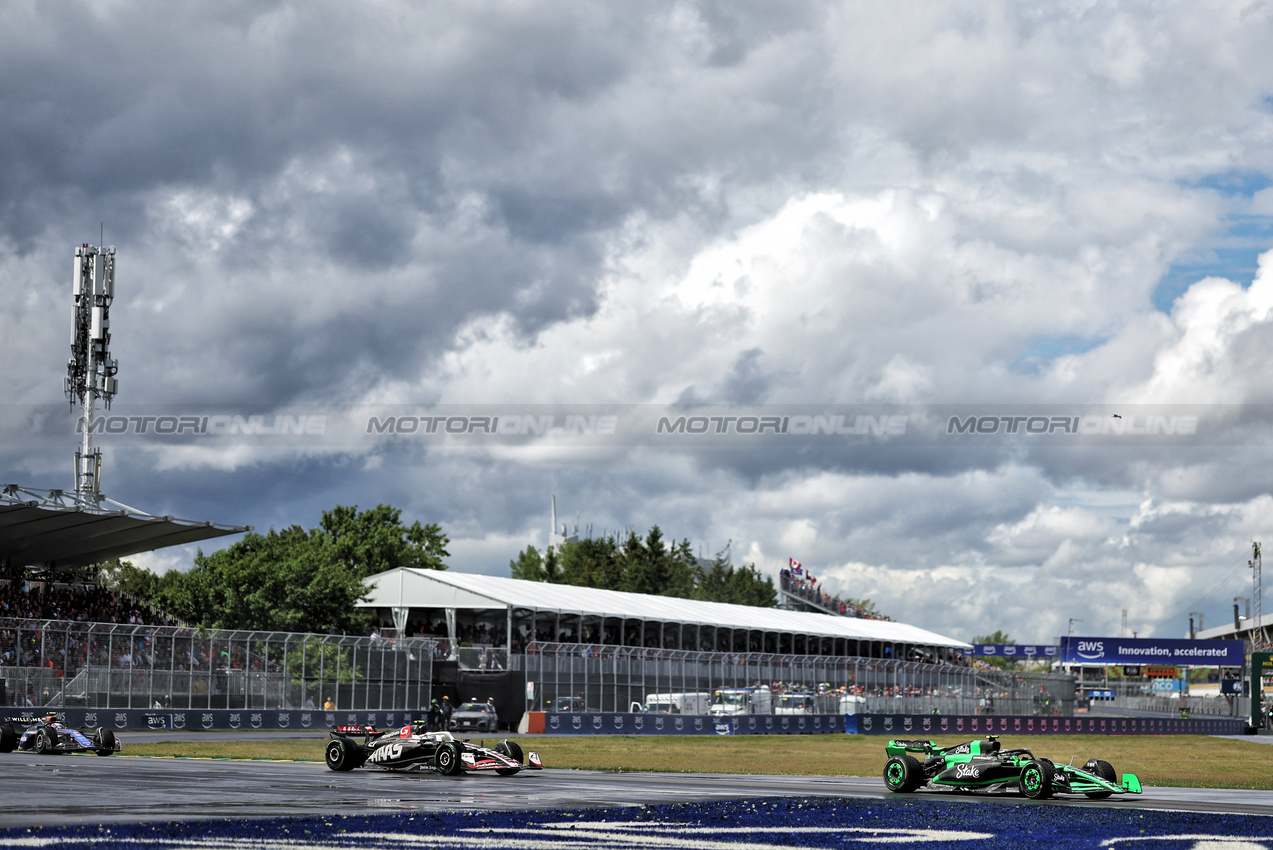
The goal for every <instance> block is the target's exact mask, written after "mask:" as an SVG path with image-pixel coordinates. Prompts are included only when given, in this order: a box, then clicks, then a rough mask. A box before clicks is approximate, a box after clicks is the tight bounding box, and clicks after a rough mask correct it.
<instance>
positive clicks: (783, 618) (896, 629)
mask: <svg viewBox="0 0 1273 850" xmlns="http://www.w3.org/2000/svg"><path fill="white" fill-rule="evenodd" d="M367 583H368V584H369V585H370V586H371V588H372V590H371V595H370V597H369V598H368V600H367V601H366V602H363V603H360V605H361V607H365V608H470V609H490V608H510V607H512V608H530V609H535V610H538V611H554V612H560V613H563V614H583V615H585V616H593V617H625V618H628V619H640V620H662V621H666V622H674V623H695V624H699V625H704V626H723V627H725V628H733V629H756V630H760V631H770V632H791V633H797V634H806V635H816V636H818V637H835V638H849V639H851V640H874V641H885V642H891V643H909V644H922V645H925V646H940V647H951V648H960V649H970V648H971V644H967V643H964V642H963V641H960V640H955V639H954V638H949V637H946V636H944V635H939V634H937V633H936V632H930V631H928V630H927V629H921V628H919V627H918V626H911V625H907V624H906V623H896V622H889V621H885V620H860V619H857V618H854V617H837V616H834V615H831V614H815V613H812V612H807V611H785V610H782V609H779V608H755V607H752V606H749V605H729V604H725V603H722V602H700V601H698V600H695V599H679V598H677V597H673V596H649V595H646V594H643V593H624V592H622V591H618V590H601V589H598V588H594V587H574V586H572V585H566V584H547V583H544V582H537V581H522V580H520V579H513V578H500V577H497V576H486V575H475V574H472V573H457V572H451V571H441V570H421V569H411V568H405V567H404V568H401V569H395V570H389V571H388V572H383V573H378V574H376V575H374V576H370V577H368V578H367Z"/></svg>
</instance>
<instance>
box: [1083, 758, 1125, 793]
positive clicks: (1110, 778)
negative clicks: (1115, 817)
mask: <svg viewBox="0 0 1273 850" xmlns="http://www.w3.org/2000/svg"><path fill="white" fill-rule="evenodd" d="M1092 773H1094V774H1095V775H1097V776H1099V777H1100V778H1101V779H1104V780H1105V781H1106V782H1112V783H1114V784H1115V785H1117V784H1118V774H1117V773H1115V772H1114V765H1112V764H1110V763H1109V762H1107V761H1100V760H1099V759H1098V760H1097V762H1096V764H1094V765H1093V766H1092ZM1113 793H1114V792H1113V791H1088V792H1087V796H1088V797H1090V798H1091V799H1093V800H1104V799H1105V798H1106V797H1108V796H1109V795H1110V794H1113Z"/></svg>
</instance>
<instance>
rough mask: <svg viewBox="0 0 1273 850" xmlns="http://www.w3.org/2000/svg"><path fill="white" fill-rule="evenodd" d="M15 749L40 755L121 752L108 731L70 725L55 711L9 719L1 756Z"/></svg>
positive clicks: (1, 727) (0, 727)
mask: <svg viewBox="0 0 1273 850" xmlns="http://www.w3.org/2000/svg"><path fill="white" fill-rule="evenodd" d="M19 728H21V730H22V731H21V732H19V731H18V729H19ZM15 749H16V750H24V751H33V752H37V753H39V754H40V755H65V754H67V753H96V754H97V755H99V756H109V755H111V754H112V753H116V752H119V741H118V740H116V738H115V733H114V732H112V731H111V730H109V729H101V728H98V729H74V728H72V727H70V726H67V725H66V724H65V723H64V722H63V721H62V718H61V717H60V716H59V715H58V713H57V712H55V711H54V712H49V713H48V714H45V715H43V716H40V717H37V716H22V717H6V718H5V719H4V722H3V723H0V753H11V752H13V751H14V750H15Z"/></svg>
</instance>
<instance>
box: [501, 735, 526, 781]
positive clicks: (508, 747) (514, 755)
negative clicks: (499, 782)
mask: <svg viewBox="0 0 1273 850" xmlns="http://www.w3.org/2000/svg"><path fill="white" fill-rule="evenodd" d="M495 752H497V753H499V754H500V755H504V756H508V757H509V758H511V759H512V760H513V761H515V762H518V763H524V762H525V761H526V760H525V759H524V758H522V748H521V746H520V745H519V744H518V743H517V742H516V741H507V740H505V741H500V742H499V743H498V744H496V745H495ZM520 771H521V768H520V767H501V768H500V769H498V770H496V771H495V772H496V773H498V774H499V775H500V776H512V775H513V774H514V773H518V772H520Z"/></svg>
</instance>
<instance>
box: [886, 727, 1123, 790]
mask: <svg viewBox="0 0 1273 850" xmlns="http://www.w3.org/2000/svg"><path fill="white" fill-rule="evenodd" d="M884 752H885V753H887V754H888V757H889V758H888V761H887V762H885V763H884V785H885V786H886V787H887V788H888V789H889V790H890V791H892V792H894V793H897V794H909V793H911V792H912V791H917V790H919V789H920V788H947V789H950V790H953V791H963V792H970V791H983V792H1002V791H1010V790H1013V789H1015V790H1018V791H1020V792H1021V794H1022V795H1023V796H1025V797H1028V798H1030V799H1032V800H1046V799H1047V798H1049V797H1051V796H1053V795H1054V794H1083V795H1085V796H1086V797H1088V798H1090V799H1093V800H1103V799H1105V798H1106V797H1110V796H1112V795H1114V794H1139V793H1141V785H1140V778H1139V777H1138V776H1136V774H1134V773H1124V774H1123V778H1122V781H1121V782H1120V781H1119V779H1118V774H1117V773H1115V772H1114V768H1113V766H1112V765H1111V764H1110V763H1109V762H1107V761H1103V760H1101V759H1098V758H1091V759H1088V760H1087V761H1086V762H1084V763H1083V765H1082V767H1075V766H1074V764H1073V761H1074V760H1073V759H1070V763H1069V764H1060V763H1057V762H1054V761H1052V760H1051V759H1047V758H1038V757H1036V756H1035V755H1034V753H1032V752H1030V751H1029V750H1027V749H1020V748H1018V749H1007V750H1005V749H1003V748H1002V746H1001V745H1000V743H999V737H998V736H997V735H990V736H988V737H987V738H986V739H985V740H984V741H967V742H965V743H962V744H957V745H955V746H952V747H939V746H937V745H936V743H934V742H933V741H924V740H916V741H903V740H893V741H889V742H888V745H887V746H885V748H884ZM912 753H916V754H920V753H922V754H923V757H924V760H923V761H922V762H921V761H920V760H919V759H918V758H916V757H915V756H914V755H912Z"/></svg>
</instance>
